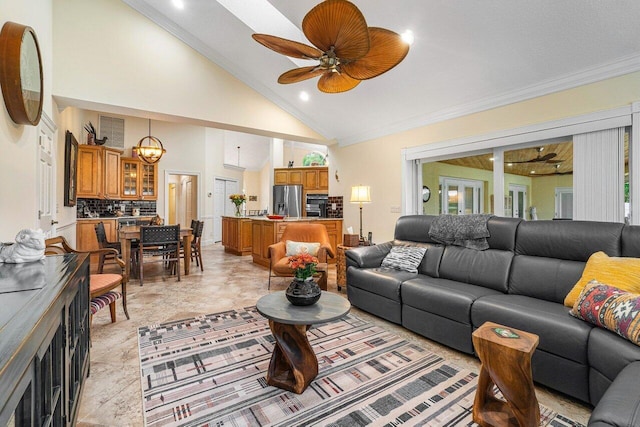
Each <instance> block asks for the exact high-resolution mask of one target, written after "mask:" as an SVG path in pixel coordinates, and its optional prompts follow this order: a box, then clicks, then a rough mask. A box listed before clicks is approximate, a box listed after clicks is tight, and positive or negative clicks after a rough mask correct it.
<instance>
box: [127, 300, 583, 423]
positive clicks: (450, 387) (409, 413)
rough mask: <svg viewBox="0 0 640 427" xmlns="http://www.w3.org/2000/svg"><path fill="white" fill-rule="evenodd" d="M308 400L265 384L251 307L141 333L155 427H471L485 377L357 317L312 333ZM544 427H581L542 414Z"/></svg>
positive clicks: (149, 413) (265, 329)
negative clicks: (315, 369) (314, 366)
mask: <svg viewBox="0 0 640 427" xmlns="http://www.w3.org/2000/svg"><path fill="white" fill-rule="evenodd" d="M308 335H309V340H310V342H311V344H312V346H313V348H314V350H315V352H316V355H317V357H318V362H319V374H318V376H317V377H316V379H315V380H314V381H313V382H312V383H311V385H310V386H309V388H307V390H305V392H304V393H303V394H300V395H297V394H295V393H291V392H288V391H284V390H281V389H279V388H276V387H272V386H269V385H267V384H266V378H265V375H266V372H267V368H268V366H269V359H270V356H271V352H272V350H273V346H274V340H273V336H272V335H271V332H270V330H269V325H268V321H267V320H266V319H265V318H263V317H262V316H261V315H260V314H259V313H258V312H257V311H256V309H255V307H249V308H245V309H242V310H232V311H227V312H223V313H216V314H211V315H206V316H202V317H196V318H191V319H186V320H181V321H176V322H169V323H163V324H160V325H151V326H148V327H144V328H140V329H139V350H140V366H141V373H142V393H143V406H144V418H145V424H146V425H147V426H234V427H235V426H267V425H269V426H309V425H321V426H345V427H346V426H349V427H351V426H365V425H371V426H389V427H390V426H398V425H412V426H413V425H416V426H472V425H474V423H473V421H472V416H471V411H472V407H473V398H474V395H475V388H476V382H477V374H476V373H475V372H471V371H469V370H466V369H461V368H459V367H457V366H455V365H454V364H451V363H449V362H448V361H447V360H445V359H443V358H442V357H440V356H438V355H436V354H433V353H431V352H429V351H427V350H425V349H423V348H421V347H419V346H417V345H415V344H413V343H411V342H408V341H406V340H403V339H401V338H400V337H398V336H396V335H394V334H393V333H391V332H389V331H387V330H385V329H384V328H381V327H378V326H375V325H373V324H371V323H369V322H366V321H364V320H362V319H360V318H358V317H357V316H354V315H348V316H345V317H344V318H343V319H340V320H338V321H335V322H331V323H326V324H321V325H317V326H313V327H312V328H311V329H310V330H309V331H308ZM540 409H541V423H540V425H541V426H557V427H561V426H580V425H581V424H579V423H576V422H574V421H572V420H569V419H567V418H565V417H563V416H562V415H560V414H558V413H556V412H553V411H551V410H550V409H548V408H545V407H542V406H541V408H540Z"/></svg>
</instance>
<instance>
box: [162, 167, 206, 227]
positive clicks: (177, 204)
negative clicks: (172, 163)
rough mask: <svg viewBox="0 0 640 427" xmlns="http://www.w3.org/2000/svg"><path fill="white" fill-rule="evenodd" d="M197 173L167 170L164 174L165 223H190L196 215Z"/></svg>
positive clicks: (187, 224) (186, 225) (188, 224)
mask: <svg viewBox="0 0 640 427" xmlns="http://www.w3.org/2000/svg"><path fill="white" fill-rule="evenodd" d="M199 180H200V177H199V175H198V174H190V173H188V172H179V173H174V172H168V173H167V174H166V181H165V182H166V185H167V189H166V193H165V194H166V202H165V204H166V218H165V224H180V225H183V226H185V227H189V226H190V225H191V221H192V220H197V219H198V218H199V216H198V211H199V209H198V186H199Z"/></svg>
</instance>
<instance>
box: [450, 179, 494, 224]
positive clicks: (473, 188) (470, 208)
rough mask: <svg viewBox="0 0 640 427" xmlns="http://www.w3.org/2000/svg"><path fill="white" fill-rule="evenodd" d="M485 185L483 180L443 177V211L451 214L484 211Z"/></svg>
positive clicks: (468, 213)
mask: <svg viewBox="0 0 640 427" xmlns="http://www.w3.org/2000/svg"><path fill="white" fill-rule="evenodd" d="M483 187H484V185H483V182H482V181H475V180H470V179H458V178H445V177H441V178H440V188H442V212H443V213H447V214H450V215H470V214H477V213H481V212H483V211H484V206H483V199H484V191H483Z"/></svg>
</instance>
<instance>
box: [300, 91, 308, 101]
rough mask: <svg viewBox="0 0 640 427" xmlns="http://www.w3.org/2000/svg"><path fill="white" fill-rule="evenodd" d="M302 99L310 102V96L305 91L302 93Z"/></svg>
mask: <svg viewBox="0 0 640 427" xmlns="http://www.w3.org/2000/svg"><path fill="white" fill-rule="evenodd" d="M300 99H301V100H303V101H304V102H307V101H308V100H309V94H308V93H307V92H305V91H302V92H300Z"/></svg>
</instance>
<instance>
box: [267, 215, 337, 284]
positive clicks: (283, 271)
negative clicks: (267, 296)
mask: <svg viewBox="0 0 640 427" xmlns="http://www.w3.org/2000/svg"><path fill="white" fill-rule="evenodd" d="M287 240H289V241H292V242H305V243H319V244H320V247H319V249H318V253H317V254H316V255H315V256H316V257H317V258H318V265H317V266H316V271H317V273H318V274H319V276H320V277H319V280H318V285H319V286H320V289H322V290H324V291H326V290H327V258H333V257H334V256H335V254H334V252H333V248H332V247H331V241H330V240H329V234H328V233H327V228H326V227H325V226H324V225H323V224H298V223H295V222H291V223H290V224H288V225H287V227H286V228H285V229H284V232H283V233H282V237H281V239H280V241H279V242H278V243H274V244H272V245H270V246H269V251H268V254H267V256H268V258H269V286H268V289H271V278H272V277H293V276H294V273H293V270H292V269H291V268H290V267H289V261H288V259H289V256H291V255H294V254H292V253H290V254H287V245H286V242H287Z"/></svg>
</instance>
